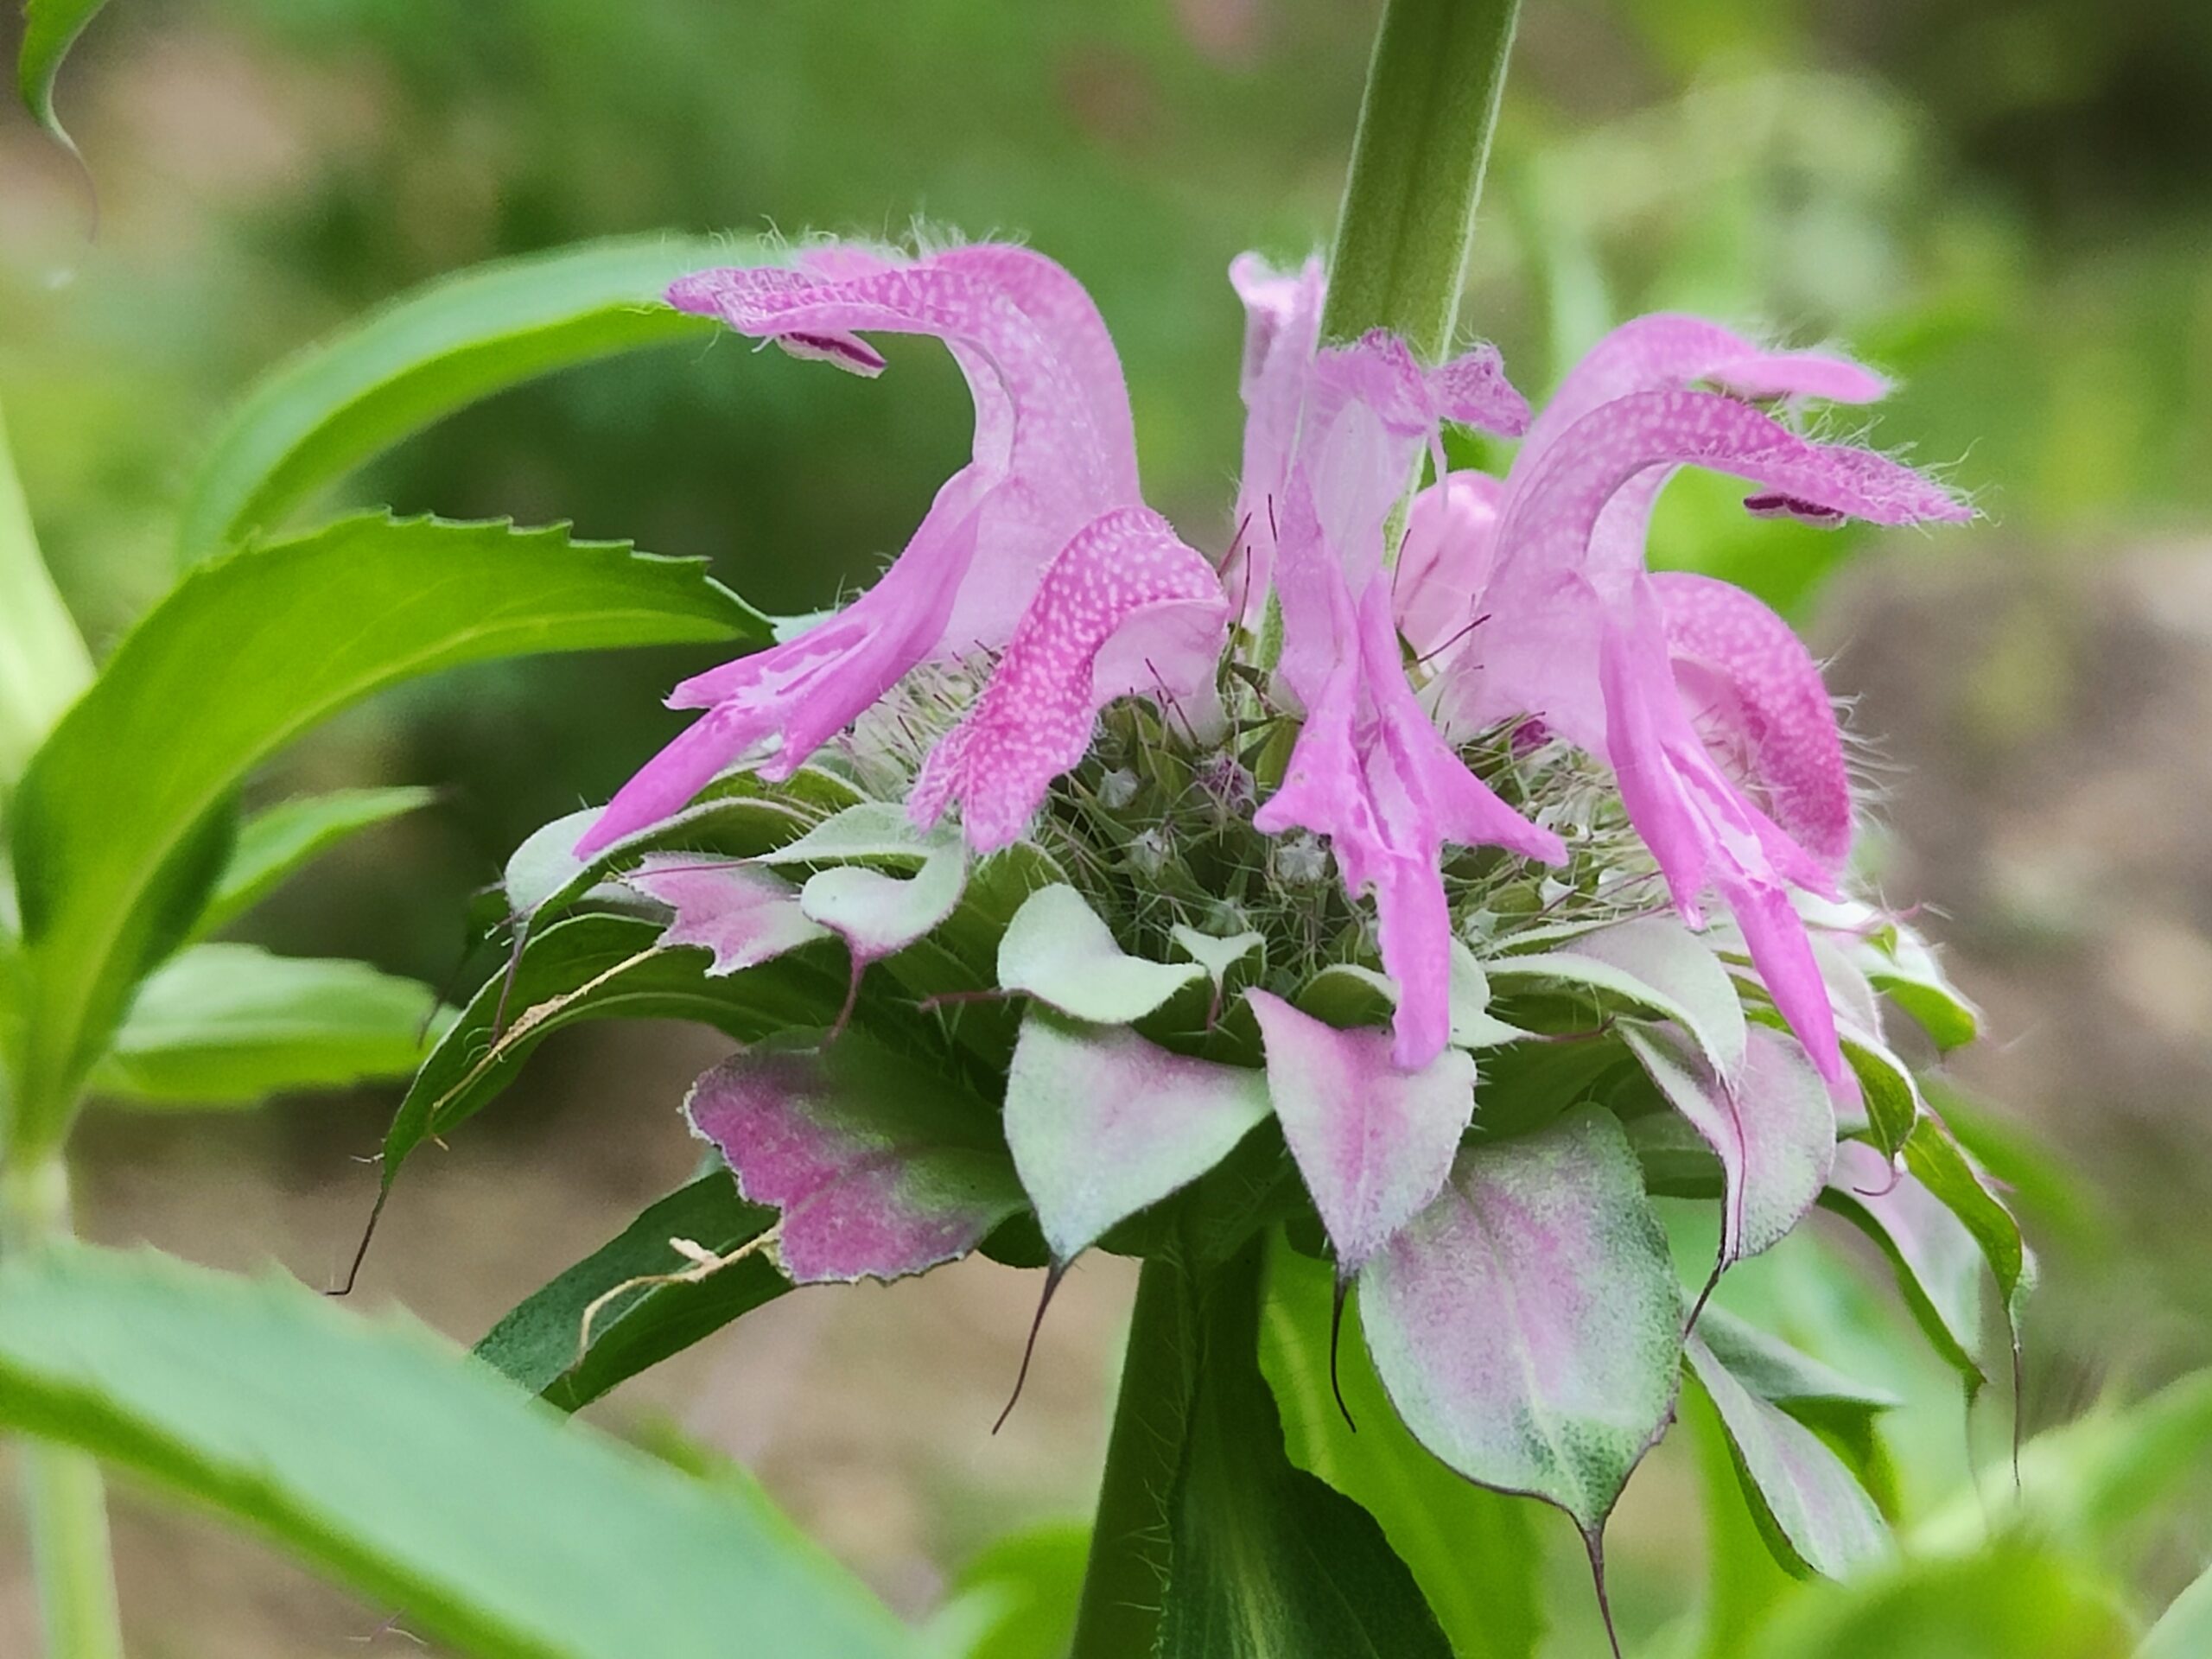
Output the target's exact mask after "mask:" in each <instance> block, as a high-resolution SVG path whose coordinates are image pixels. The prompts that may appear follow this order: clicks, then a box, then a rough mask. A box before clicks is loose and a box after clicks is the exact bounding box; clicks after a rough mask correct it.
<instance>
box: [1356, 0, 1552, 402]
mask: <svg viewBox="0 0 2212 1659" xmlns="http://www.w3.org/2000/svg"><path fill="white" fill-rule="evenodd" d="M1520 10H1521V6H1520V0H1389V3H1388V5H1387V6H1386V8H1385V9H1384V11H1383V28H1382V30H1381V32H1380V33H1379V34H1377V35H1376V39H1375V56H1374V58H1373V60H1371V61H1370V64H1369V65H1368V71H1367V92H1366V95H1365V97H1364V98H1363V99H1362V100H1361V103H1360V108H1359V132H1358V136H1357V138H1356V139H1355V140H1354V141H1353V145H1352V159H1351V175H1350V176H1349V177H1348V178H1347V179H1346V181H1345V183H1344V206H1343V207H1342V208H1341V209H1340V210H1339V212H1338V217H1337V244H1336V248H1335V251H1333V252H1332V255H1331V256H1330V260H1329V299H1328V306H1327V308H1326V309H1325V311H1324V312H1323V314H1322V317H1321V335H1322V338H1323V339H1324V340H1331V341H1342V340H1354V339H1357V337H1358V336H1359V335H1361V334H1364V333H1366V332H1367V330H1369V329H1370V328H1388V329H1390V330H1391V331H1392V332H1394V333H1395V334H1399V335H1401V336H1402V337H1403V338H1404V340H1405V341H1406V343H1407V344H1408V346H1412V347H1413V349H1414V354H1415V355H1416V356H1418V357H1420V358H1421V359H1422V360H1423V361H1425V362H1431V363H1433V362H1436V361H1439V360H1440V359H1442V358H1443V356H1444V355H1445V353H1446V352H1448V351H1449V350H1450V349H1451V346H1452V326H1453V324H1454V322H1455V321H1457V319H1458V317H1459V289H1460V287H1461V285H1462V283H1463V282H1464V280H1465V273H1466V265H1467V251H1468V248H1469V246H1470V245H1471V243H1472V240H1473V238H1474V229H1475V205H1476V203H1477V201H1478V200H1479V199H1480V197H1481V195H1482V188H1483V169H1484V167H1485V166H1486V165H1487V163H1488V162H1489V160H1490V139H1491V129H1492V128H1493V127H1495V126H1496V125H1497V106H1498V99H1499V96H1500V94H1501V93H1502V92H1503V90H1504V87H1505V60H1506V55H1507V54H1508V53H1509V52H1510V49H1511V48H1512V45H1513V29H1514V25H1515V23H1516V21H1517V20H1518V18H1519V16H1520Z"/></svg>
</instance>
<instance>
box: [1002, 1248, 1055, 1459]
mask: <svg viewBox="0 0 2212 1659" xmlns="http://www.w3.org/2000/svg"><path fill="white" fill-rule="evenodd" d="M1067 1270H1068V1264H1067V1263H1066V1262H1053V1263H1052V1266H1051V1267H1049V1268H1046V1270H1045V1294H1043V1295H1041V1296H1039V1298H1038V1299H1037V1312H1036V1313H1034V1314H1033V1315H1032V1316H1031V1318H1030V1320H1029V1339H1028V1341H1027V1342H1025V1343H1023V1344H1021V1369H1020V1370H1018V1371H1016V1372H1015V1373H1014V1392H1013V1393H1012V1394H1010V1395H1007V1401H1006V1405H1005V1406H1004V1407H1003V1408H1001V1410H1000V1412H999V1414H998V1421H995V1422H994V1423H993V1424H992V1425H991V1433H994V1434H995V1433H998V1432H999V1430H1001V1429H1002V1428H1004V1427H1006V1420H1007V1418H1009V1417H1011V1416H1013V1415H1014V1407H1015V1406H1017V1405H1019V1404H1020V1402H1021V1390H1022V1388H1023V1386H1024V1385H1025V1384H1027V1383H1028V1381H1029V1362H1030V1360H1031V1359H1033V1357H1035V1356H1036V1353H1037V1333H1038V1332H1039V1331H1042V1330H1043V1329H1044V1328H1045V1310H1046V1308H1048V1307H1050V1306H1052V1293H1053V1292H1054V1291H1056V1290H1058V1288H1059V1287H1060V1281H1061V1280H1062V1279H1063V1278H1065V1276H1066V1274H1067Z"/></svg>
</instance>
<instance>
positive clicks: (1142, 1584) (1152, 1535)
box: [1069, 1255, 1197, 1659]
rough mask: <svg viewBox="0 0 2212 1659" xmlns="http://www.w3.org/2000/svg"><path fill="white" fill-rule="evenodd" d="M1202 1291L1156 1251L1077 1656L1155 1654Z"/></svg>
mask: <svg viewBox="0 0 2212 1659" xmlns="http://www.w3.org/2000/svg"><path fill="white" fill-rule="evenodd" d="M1196 1297H1197V1287H1196V1285H1195V1283H1194V1281H1192V1277H1191V1275H1190V1274H1189V1273H1188V1271H1187V1270H1186V1269H1185V1268H1184V1266H1183V1265H1182V1263H1181V1262H1179V1261H1177V1260H1175V1259H1173V1257H1170V1256H1166V1255H1156V1256H1153V1257H1151V1258H1150V1259H1148V1260H1147V1262H1145V1264H1144V1272H1143V1274H1142V1275H1141V1277H1140V1278H1139V1279H1138V1281H1137V1302H1136V1312H1135V1314H1134V1315H1133V1316H1132V1318H1131V1319H1130V1321H1129V1344H1128V1351H1127V1352H1126V1354H1125V1355H1124V1356H1123V1357H1122V1389H1121V1394H1120V1395H1119V1397H1118V1398H1117V1399H1116V1401H1115V1402H1114V1432H1113V1435H1112V1438H1111V1439H1110V1440H1109V1441H1108V1442H1107V1446H1106V1473H1105V1477H1104V1478H1103V1480H1102V1481H1101V1482H1100V1483H1099V1488H1098V1511H1097V1516H1096V1521H1095V1522H1093V1524H1092V1527H1091V1533H1090V1566H1089V1567H1087V1568H1086V1569H1085V1571H1084V1577H1083V1600H1082V1603H1081V1605H1080V1606H1079V1607H1078V1609H1077V1614H1076V1633H1075V1646H1074V1647H1073V1649H1071V1651H1070V1655H1069V1659H1143V1656H1147V1655H1149V1654H1150V1653H1151V1652H1152V1649H1153V1642H1154V1637H1155V1636H1156V1635H1157V1633H1158V1631H1159V1628H1160V1587H1161V1586H1162V1585H1164V1584H1165V1583H1166V1579H1167V1495H1168V1493H1169V1491H1172V1490H1173V1486H1174V1484H1175V1474H1176V1468H1177V1465H1178V1464H1179V1461H1180V1459H1181V1456H1182V1449H1183V1427H1184V1422H1185V1419H1186V1418H1187V1416H1188V1415H1189V1412H1190V1396H1191V1388H1192V1381H1193V1377H1192V1339H1193V1336H1194V1329H1193V1327H1194V1325H1195V1324H1196V1319H1197V1307H1196Z"/></svg>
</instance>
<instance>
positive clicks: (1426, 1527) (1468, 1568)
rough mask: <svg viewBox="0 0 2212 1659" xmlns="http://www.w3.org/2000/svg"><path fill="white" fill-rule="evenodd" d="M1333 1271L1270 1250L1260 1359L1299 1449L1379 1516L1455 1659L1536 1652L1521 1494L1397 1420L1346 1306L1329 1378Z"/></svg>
mask: <svg viewBox="0 0 2212 1659" xmlns="http://www.w3.org/2000/svg"><path fill="white" fill-rule="evenodd" d="M1334 1296H1335V1275H1334V1274H1332V1272H1331V1271H1330V1270H1329V1268H1328V1265H1327V1264H1326V1263H1325V1262H1316V1261H1314V1260H1313V1259H1312V1258H1310V1257H1307V1256H1304V1255H1300V1254H1299V1253H1298V1252H1297V1251H1295V1250H1293V1249H1288V1248H1287V1247H1284V1246H1282V1245H1281V1244H1278V1245H1277V1246H1276V1248H1275V1249H1274V1250H1273V1251H1271V1252H1270V1254H1269V1256H1268V1303H1267V1308H1266V1312H1265V1313H1264V1316H1263V1319H1262V1326H1261V1331H1260V1359H1261V1363H1262V1368H1263V1369H1264V1370H1265V1371H1266V1373H1267V1377H1268V1383H1269V1384H1270V1385H1271V1386H1272V1387H1273V1389H1274V1399H1275V1404H1276V1406H1277V1407H1278V1408H1281V1412H1282V1421H1283V1440H1284V1444H1285V1446H1286V1449H1287V1452H1288V1454H1289V1457H1290V1460H1291V1462H1292V1463H1294V1464H1295V1465H1297V1466H1298V1467H1299V1468H1300V1469H1303V1470H1305V1471H1307V1472H1308V1473H1310V1474H1313V1475H1315V1476H1318V1477H1319V1478H1321V1479H1323V1480H1325V1481H1326V1482H1328V1484H1330V1485H1331V1486H1332V1487H1334V1488H1335V1489H1336V1490H1337V1491H1339V1492H1342V1493H1343V1494H1344V1496H1345V1497H1348V1498H1350V1499H1351V1500H1352V1501H1353V1502H1354V1503H1357V1504H1358V1505H1359V1506H1360V1507H1361V1508H1362V1509H1363V1510H1366V1511H1367V1512H1368V1514H1370V1515H1371V1516H1374V1517H1375V1519H1376V1522H1377V1523H1378V1524H1379V1525H1380V1526H1381V1527H1382V1529H1383V1536H1384V1537H1385V1538H1387V1539H1388V1540H1389V1543H1390V1547H1391V1548H1393V1549H1395V1551H1396V1552H1397V1553H1398V1557H1399V1559H1400V1560H1402V1561H1404V1562H1405V1564H1406V1566H1407V1567H1408V1570H1409V1571H1410V1572H1411V1573H1413V1575H1414V1582H1415V1583H1416V1584H1418V1585H1419V1586H1421V1593H1422V1594H1423V1595H1424V1596H1426V1597H1427V1599H1428V1605H1429V1609H1430V1611H1432V1612H1433V1613H1434V1614H1435V1615H1436V1619H1437V1623H1438V1624H1441V1625H1442V1626H1443V1627H1444V1634H1445V1635H1446V1637H1448V1638H1449V1639H1450V1641H1451V1643H1452V1652H1453V1653H1454V1654H1455V1655H1457V1656H1458V1659H1533V1656H1534V1655H1535V1652H1536V1650H1537V1646H1538V1643H1540V1642H1541V1640H1542V1637H1543V1633H1544V1617H1543V1603H1542V1596H1541V1590H1542V1575H1543V1569H1544V1554H1543V1551H1542V1549H1541V1547H1540V1545H1539V1544H1538V1542H1537V1541H1536V1535H1535V1516H1534V1514H1533V1512H1532V1510H1531V1509H1530V1506H1529V1503H1527V1502H1526V1501H1525V1500H1522V1499H1519V1498H1512V1497H1503V1496H1501V1495H1499V1494H1498V1493H1496V1492H1490V1491H1484V1490H1483V1489H1482V1488H1481V1487H1479V1486H1478V1485H1476V1484H1474V1483H1473V1482H1471V1481H1468V1480H1463V1479H1461V1478H1459V1476H1458V1475H1455V1474H1453V1473H1452V1471H1450V1470H1449V1469H1446V1467H1445V1466H1444V1465H1442V1464H1441V1463H1439V1462H1438V1461H1437V1460H1436V1459H1434V1458H1433V1457H1431V1456H1430V1455H1429V1454H1428V1452H1427V1451H1425V1450H1424V1449H1423V1448H1422V1446H1421V1443H1420V1442H1419V1441H1417V1440H1414V1437H1413V1436H1412V1435H1411V1434H1410V1433H1407V1431H1406V1427H1405V1425H1404V1424H1402V1423H1401V1422H1400V1421H1398V1414H1397V1413H1396V1412H1395V1410H1393V1409H1392V1408H1391V1406H1390V1402H1389V1397H1388V1396H1387V1395H1384V1394H1383V1384H1382V1383H1381V1382H1380V1381H1379V1380H1378V1379H1377V1378H1376V1375H1375V1368H1374V1366H1373V1365H1372V1364H1371V1363H1369V1360H1368V1357H1367V1351H1366V1349H1365V1347H1364V1346H1363V1344H1362V1342H1361V1340H1360V1335H1359V1312H1358V1307H1357V1300H1356V1299H1355V1301H1354V1303H1353V1305H1351V1306H1348V1307H1347V1308H1346V1309H1345V1313H1344V1330H1343V1332H1342V1338H1341V1341H1340V1342H1339V1343H1338V1348H1337V1354H1336V1383H1337V1386H1338V1388H1339V1389H1341V1390H1342V1392H1343V1395H1344V1408H1345V1409H1346V1410H1349V1411H1350V1413H1351V1424H1357V1425H1358V1427H1357V1430H1356V1431H1355V1429H1354V1428H1353V1427H1351V1424H1348V1423H1347V1422H1346V1421H1344V1413H1343V1412H1340V1411H1339V1410H1338V1407H1337V1400H1336V1392H1335V1390H1333V1389H1332V1387H1331V1382H1330V1370H1329V1368H1330V1352H1329V1348H1330V1332H1329V1326H1330V1316H1331V1313H1332V1302H1333V1299H1334Z"/></svg>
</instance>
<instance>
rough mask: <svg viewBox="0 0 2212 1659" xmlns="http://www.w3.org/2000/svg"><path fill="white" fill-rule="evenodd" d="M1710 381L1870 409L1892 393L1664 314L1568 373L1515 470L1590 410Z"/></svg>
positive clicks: (1852, 370) (1840, 364)
mask: <svg viewBox="0 0 2212 1659" xmlns="http://www.w3.org/2000/svg"><path fill="white" fill-rule="evenodd" d="M1699 380H1709V381H1712V382H1713V383H1714V384H1716V385H1723V386H1726V387H1727V388H1728V389H1729V390H1731V391H1735V392H1738V393H1739V394H1741V395H1742V396H1744V397H1761V398H1765V397H1818V398H1821V399H1824V400H1826V401H1827V402H1829V403H1839V404H1865V403H1872V402H1873V401H1874V400H1875V399H1877V398H1878V397H1881V396H1882V395H1883V394H1884V393H1885V392H1886V391H1888V390H1889V383H1888V382H1887V381H1885V380H1884V379H1883V378H1882V377H1881V376H1879V375H1878V374H1876V373H1875V372H1873V371H1872V370H1871V369H1868V368H1865V367H1863V366H1861V365H1859V364H1857V363H1854V362H1853V361H1852V360H1851V359H1848V358H1845V357H1833V356H1828V355H1826V354H1824V353H1818V352H1771V351H1765V350H1763V349H1762V348H1761V347H1760V346H1758V344H1757V343H1756V342H1755V341H1752V340H1746V339H1745V337H1744V336H1743V335H1741V334H1737V333H1735V332H1734V331H1733V330H1732V329H1728V328H1724V327H1721V326H1720V325H1719V323H1717V322H1709V321H1707V320H1706V319H1704V318H1703V317H1693V316H1687V315H1682V314H1681V313H1679V312H1671V311H1658V312H1653V313H1652V314H1650V315H1648V316H1641V317H1637V318H1633V319H1631V320H1630V321H1627V322H1624V323H1623V324H1621V326H1620V327H1618V328H1616V329H1614V330H1613V331H1612V332H1611V334H1607V335H1606V336H1605V338H1604V339H1603V340H1599V342H1598V343H1597V344H1596V345H1595V346H1592V347H1591V348H1590V350H1589V351H1588V352H1587V353H1585V354H1584V356H1583V358H1582V360H1581V361H1580V362H1579V363H1577V364H1576V365H1574V367H1573V368H1572V369H1571V370H1569V371H1568V372H1567V378H1565V379H1563V380H1561V381H1560V385H1559V390H1558V391H1554V393H1553V394H1552V396H1551V400H1550V401H1549V402H1548V403H1547V404H1545V405H1544V410H1543V412H1542V414H1541V415H1540V416H1537V418H1536V421H1535V424H1534V425H1533V426H1531V427H1530V428H1529V436H1528V441H1527V442H1525V443H1523V444H1522V448H1521V454H1520V457H1519V460H1518V461H1517V462H1516V470H1522V469H1532V468H1533V467H1534V466H1535V462H1536V461H1537V460H1538V459H1539V458H1541V456H1542V454H1544V453H1545V452H1546V451H1547V450H1548V449H1549V448H1551V446H1552V444H1553V443H1554V442H1557V441H1558V440H1559V439H1560V437H1562V436H1564V435H1566V433H1567V430H1568V429H1569V428H1571V427H1573V424H1574V423H1576V422H1577V421H1579V420H1580V419H1581V418H1582V417H1583V416H1585V415H1587V414H1589V413H1590V412H1591V411H1592V410H1595V409H1599V408H1602V407H1603V406H1604V405H1605V404H1610V403H1611V402H1612V401H1613V400H1614V399H1616V398H1618V397H1628V396H1630V394H1632V393H1635V392H1639V391H1669V390H1672V389H1674V388H1676V387H1681V386H1688V385H1690V384H1691V383H1693V382H1694V381H1699Z"/></svg>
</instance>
